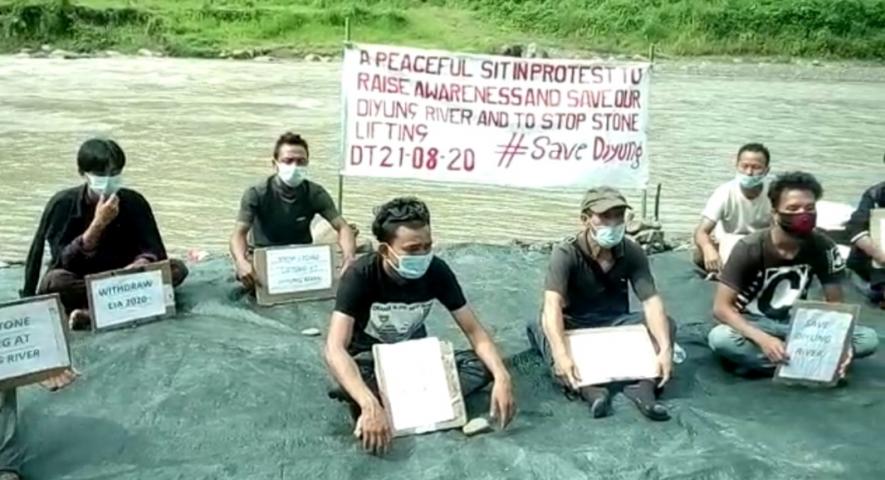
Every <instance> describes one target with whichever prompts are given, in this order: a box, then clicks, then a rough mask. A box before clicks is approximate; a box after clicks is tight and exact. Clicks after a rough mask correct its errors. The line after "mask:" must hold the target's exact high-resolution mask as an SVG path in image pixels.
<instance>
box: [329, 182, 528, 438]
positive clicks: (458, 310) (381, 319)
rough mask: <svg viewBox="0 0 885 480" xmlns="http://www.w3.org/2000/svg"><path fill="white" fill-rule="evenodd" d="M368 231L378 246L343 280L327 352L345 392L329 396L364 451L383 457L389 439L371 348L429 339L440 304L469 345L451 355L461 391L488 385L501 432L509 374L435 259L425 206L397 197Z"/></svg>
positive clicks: (508, 406) (508, 404)
mask: <svg viewBox="0 0 885 480" xmlns="http://www.w3.org/2000/svg"><path fill="white" fill-rule="evenodd" d="M372 232H373V233H374V234H375V237H376V238H377V239H378V241H379V242H381V246H380V247H379V251H378V252H375V253H370V254H368V255H366V256H364V257H362V258H360V259H359V260H357V261H356V263H354V265H353V267H351V268H350V269H349V270H348V271H347V272H345V273H344V275H343V276H342V277H341V283H340V285H339V287H338V296H337V299H336V302H335V311H334V312H333V313H332V319H331V321H330V325H329V335H328V337H327V342H326V352H325V357H326V363H327V364H328V366H329V370H330V371H331V373H332V375H333V376H334V377H335V379H336V380H337V381H338V383H339V384H340V385H341V388H342V390H341V391H335V392H332V393H330V396H332V398H336V399H339V400H342V401H345V402H347V403H349V405H350V407H351V414H352V415H353V417H354V420H356V422H357V425H359V431H360V439H361V441H362V444H363V447H364V448H365V449H366V450H369V451H371V452H376V453H380V452H383V451H385V450H386V449H387V447H388V446H389V444H390V441H391V430H390V425H389V423H388V417H387V415H386V413H385V412H384V408H383V407H382V405H381V401H380V397H379V395H378V385H377V382H376V380H375V375H374V360H373V358H372V353H371V352H372V346H373V345H375V344H377V343H396V342H400V341H404V340H411V339H416V338H423V337H426V336H427V330H426V328H425V325H424V321H425V320H426V319H427V316H428V314H429V313H430V310H431V308H432V307H433V304H434V302H435V301H437V300H438V301H439V302H440V303H442V305H443V306H445V308H446V309H447V310H448V311H449V312H450V313H451V315H452V319H453V320H454V321H455V323H457V325H458V327H459V328H460V329H461V331H462V332H464V335H465V336H466V337H467V339H468V340H469V341H470V344H471V345H472V346H473V349H472V350H464V351H460V352H456V353H455V362H456V364H457V368H458V376H459V379H460V382H461V391H462V393H463V394H464V396H468V395H470V394H472V393H475V392H477V391H478V390H480V389H482V388H483V387H485V386H486V385H487V384H488V383H489V382H493V387H492V391H491V398H490V404H491V405H490V413H491V416H493V417H496V418H497V419H498V420H499V423H500V425H501V427H502V428H503V427H505V426H506V425H507V424H508V423H509V422H510V419H511V417H512V416H513V414H514V401H513V392H512V388H511V384H510V374H509V373H508V372H507V369H506V368H505V367H504V362H503V361H502V360H501V356H500V355H499V354H498V351H497V348H496V347H495V344H494V342H492V339H491V337H490V336H489V334H488V333H487V332H486V330H485V329H484V328H483V327H482V325H481V324H480V323H479V320H478V319H477V318H476V315H475V314H474V313H473V310H472V309H471V308H470V305H469V304H468V303H467V299H466V298H465V297H464V293H463V292H462V291H461V286H460V285H459V284H458V280H457V279H456V278H455V274H454V273H453V272H452V270H451V269H450V268H449V266H448V265H447V264H446V262H444V261H443V260H442V259H440V258H438V257H436V256H434V255H433V239H432V237H431V232H430V212H429V211H428V209H427V206H426V205H425V204H424V203H423V202H421V201H419V200H417V199H414V198H397V199H394V200H392V201H390V202H388V203H386V204H385V205H383V206H381V208H379V209H378V211H377V212H376V216H375V221H374V223H373V224H372Z"/></svg>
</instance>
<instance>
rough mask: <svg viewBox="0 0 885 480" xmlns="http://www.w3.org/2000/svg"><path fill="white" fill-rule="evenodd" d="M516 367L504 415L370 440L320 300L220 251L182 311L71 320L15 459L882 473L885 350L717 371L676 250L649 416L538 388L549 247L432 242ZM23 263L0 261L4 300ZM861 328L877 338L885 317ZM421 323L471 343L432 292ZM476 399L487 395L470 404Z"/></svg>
mask: <svg viewBox="0 0 885 480" xmlns="http://www.w3.org/2000/svg"><path fill="white" fill-rule="evenodd" d="M441 256H442V257H443V258H445V259H446V260H448V261H449V262H450V264H451V265H452V267H453V268H454V270H455V272H456V273H457V274H458V275H459V277H460V280H461V282H462V284H463V286H464V289H465V291H466V293H467V295H468V297H469V298H470V300H471V302H472V303H473V305H474V307H475V308H476V310H477V311H478V313H479V316H480V319H481V320H482V321H483V322H484V324H485V325H486V326H487V327H488V328H489V329H490V330H491V332H492V333H493V335H494V338H495V339H496V340H497V342H498V344H499V346H500V348H501V350H502V351H503V354H504V355H505V356H506V357H507V358H508V362H509V364H510V366H511V369H512V372H513V378H514V383H515V389H516V394H517V400H518V404H519V414H518V416H517V418H516V419H515V421H514V423H513V425H512V427H511V428H510V429H509V430H507V431H505V432H495V433H490V434H486V435H483V436H479V437H473V438H466V437H465V436H464V435H463V434H461V433H460V431H457V430H456V431H449V432H443V433H434V434H428V435H423V436H419V437H409V438H403V439H397V440H396V441H395V444H394V445H395V446H394V448H393V451H392V452H391V453H390V454H389V455H388V456H387V457H385V458H375V457H372V456H369V455H366V454H364V453H363V452H362V451H360V449H359V448H358V445H357V444H356V442H355V441H354V439H353V437H352V436H351V431H352V426H351V424H350V420H349V417H348V416H347V414H346V412H345V409H344V408H343V406H342V405H341V404H339V403H337V402H334V401H332V400H329V399H328V398H327V396H326V392H327V388H328V386H329V385H330V384H331V383H330V379H329V377H328V375H327V373H326V370H325V366H324V363H323V361H322V358H321V352H322V339H321V338H317V337H313V338H311V337H304V336H302V335H301V334H300V331H301V330H302V329H304V328H307V327H318V328H320V329H323V330H325V326H326V323H327V321H328V317H329V313H330V310H331V308H332V302H331V301H327V302H316V303H309V304H299V305H286V306H280V307H275V308H269V309H264V308H258V307H255V306H253V305H252V304H251V303H250V302H249V301H248V300H246V299H245V298H242V297H238V296H236V295H234V294H232V292H233V291H234V287H235V284H234V281H233V278H232V276H231V270H230V267H229V263H228V260H227V259H225V258H216V259H211V260H209V261H206V262H203V263H200V264H197V265H194V266H192V272H191V276H190V278H189V279H188V281H187V282H186V283H185V285H184V286H183V287H182V288H181V289H179V291H178V294H177V295H178V302H179V313H178V315H177V316H176V317H175V318H173V319H169V320H165V321H162V322H158V323H154V324H150V325H145V326H141V327H138V328H133V329H126V330H122V331H115V332H108V333H102V334H98V335H96V334H91V333H77V334H75V335H74V337H73V340H72V344H73V355H74V359H75V364H76V366H77V368H78V369H79V370H80V371H81V372H82V374H83V376H82V377H81V378H80V379H79V380H78V381H77V382H76V383H75V384H74V385H72V386H71V387H69V388H68V389H66V390H63V391H61V392H57V393H49V392H46V391H44V390H42V389H40V388H39V387H26V388H22V389H20V391H19V400H20V403H19V411H20V420H21V423H20V429H21V434H22V436H21V440H22V442H24V443H25V444H26V447H27V449H28V461H27V463H26V465H25V473H26V474H29V475H30V477H29V478H33V479H151V480H162V479H234V478H236V479H244V478H247V479H315V478H334V479H359V480H367V479H409V480H412V479H416V478H422V479H425V478H426V479H436V478H440V479H442V478H457V479H462V478H470V479H530V478H531V479H557V480H559V479H581V478H606V479H620V478H623V479H665V478H667V479H676V478H679V479H689V478H691V479H695V478H696V479H751V478H759V479H767V480H773V479H791V480H792V479H799V478H828V479H829V478H850V479H862V478H871V479H872V478H883V476H885V455H883V452H885V450H883V439H882V435H883V430H882V422H883V420H885V361H883V354H881V353H880V354H878V355H877V356H874V357H872V358H870V359H864V360H858V361H857V362H856V363H855V365H854V368H853V370H852V372H851V382H850V384H849V385H848V386H847V387H843V388H837V389H833V390H823V391H815V390H809V389H802V388H788V387H784V386H779V385H775V384H773V383H772V382H771V381H770V380H752V381H750V380H744V379H739V378H735V377H733V376H731V375H730V374H728V373H726V372H724V371H723V370H722V368H721V367H720V366H719V365H718V363H717V362H716V361H715V360H714V359H713V358H712V357H711V356H710V353H709V351H708V350H707V349H706V347H705V342H704V332H705V331H706V329H708V328H709V325H710V322H711V320H710V309H711V299H712V293H713V284H711V283H709V282H705V281H703V280H702V279H700V278H698V277H697V276H696V275H695V274H694V273H693V272H692V271H691V269H690V264H689V262H688V253H687V252H671V253H668V254H662V255H657V256H654V257H653V258H652V262H653V268H654V273H655V276H656V278H657V281H658V283H659V287H660V289H661V290H662V292H663V296H664V299H665V302H666V305H667V308H668V311H669V313H670V314H671V315H672V316H673V317H674V318H675V319H676V320H677V322H678V324H679V334H678V341H679V343H680V344H681V345H682V346H683V347H684V348H685V349H686V351H687V352H688V359H687V360H686V362H685V363H683V364H681V365H678V366H677V367H678V368H677V376H676V378H675V379H674V380H673V381H672V383H671V385H670V388H669V389H668V390H667V392H666V397H665V398H666V401H667V402H668V403H669V405H670V406H671V411H672V414H673V417H674V418H673V420H671V421H670V422H666V423H651V422H649V421H647V420H645V419H644V418H642V417H641V416H640V415H639V413H638V412H637V411H636V410H635V409H634V408H633V407H632V405H630V404H628V403H627V401H626V399H624V398H623V396H620V395H619V396H618V397H616V398H615V402H614V407H615V414H614V416H612V417H609V418H605V419H601V420H593V419H591V418H590V415H589V413H588V410H587V408H586V406H585V405H584V404H582V403H580V402H569V401H567V400H566V399H565V398H564V397H562V396H561V394H559V393H558V392H557V391H556V390H555V389H554V388H553V387H552V385H551V383H550V381H549V377H548V375H547V372H546V371H545V370H544V368H543V367H542V365H541V363H540V360H539V359H538V357H536V356H535V355H534V354H533V353H530V352H528V342H527V340H526V338H525V323H526V322H527V321H528V320H530V319H532V318H534V317H535V316H536V315H537V312H538V309H539V306H540V300H541V288H542V285H543V276H544V272H545V269H546V260H547V255H546V254H544V253H541V252H535V251H528V250H524V249H520V248H517V247H509V246H481V245H462V246H451V247H448V248H446V249H444V250H443V251H442V252H441ZM21 275H22V270H21V269H20V268H11V269H6V270H0V295H2V299H4V300H5V299H12V298H14V297H15V292H16V291H17V289H18V288H19V286H20V282H21ZM861 323H863V324H866V325H870V326H873V327H874V328H876V330H877V331H878V332H879V334H880V336H881V335H883V334H885V328H883V325H885V315H883V314H882V313H881V312H877V311H873V310H871V309H869V308H865V309H864V312H863V316H862V318H861ZM428 325H429V329H430V331H431V334H435V335H439V336H441V337H444V338H448V339H451V340H453V341H454V342H455V344H456V346H458V347H464V346H466V341H465V340H464V338H463V337H462V336H461V335H460V332H459V331H458V330H457V327H455V325H454V323H453V322H452V321H451V320H450V317H448V315H446V314H445V312H443V310H442V309H441V308H440V307H437V308H436V309H435V311H434V313H433V316H432V317H431V319H430V320H429V322H428ZM469 407H470V413H472V414H473V415H474V416H475V415H481V414H484V413H487V408H488V404H487V394H484V395H482V396H481V398H476V399H472V400H471V401H470V402H469Z"/></svg>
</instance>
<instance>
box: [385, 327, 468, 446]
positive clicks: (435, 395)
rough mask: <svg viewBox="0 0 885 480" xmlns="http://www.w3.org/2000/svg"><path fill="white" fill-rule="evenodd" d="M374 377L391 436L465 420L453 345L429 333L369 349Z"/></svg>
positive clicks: (455, 425) (432, 429)
mask: <svg viewBox="0 0 885 480" xmlns="http://www.w3.org/2000/svg"><path fill="white" fill-rule="evenodd" d="M372 354H373V355H374V357H375V377H376V378H377V379H378V389H379V391H380V393H381V399H382V401H383V403H384V407H385V409H386V410H387V415H388V418H389V420H390V425H391V428H392V430H393V435H394V436H395V437H400V436H405V435H417V434H421V433H427V432H435V431H438V430H447V429H450V428H459V427H462V426H464V424H466V423H467V410H466V407H465V405H464V397H463V395H462V394H461V383H460V381H459V379H458V368H457V366H456V365H455V353H454V350H453V349H452V344H451V343H449V342H443V341H440V340H439V339H438V338H435V337H429V338H422V339H419V340H407V341H404V342H398V343H389V344H377V345H375V346H374V347H372Z"/></svg>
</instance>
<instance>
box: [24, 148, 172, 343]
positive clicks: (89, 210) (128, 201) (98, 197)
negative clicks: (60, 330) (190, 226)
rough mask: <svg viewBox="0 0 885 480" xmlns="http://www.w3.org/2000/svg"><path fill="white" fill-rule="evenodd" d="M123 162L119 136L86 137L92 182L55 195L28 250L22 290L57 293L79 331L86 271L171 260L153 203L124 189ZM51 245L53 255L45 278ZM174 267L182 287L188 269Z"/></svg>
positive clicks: (85, 162) (86, 168)
mask: <svg viewBox="0 0 885 480" xmlns="http://www.w3.org/2000/svg"><path fill="white" fill-rule="evenodd" d="M125 165H126V155H125V154H124V153H123V150H122V149H121V148H120V146H119V145H117V143H116V142H114V141H113V140H107V139H100V138H94V139H91V140H87V141H86V142H84V143H83V145H82V146H81V147H80V150H79V151H78V153H77V167H78V169H79V171H80V175H82V176H84V177H86V184H85V185H80V186H77V187H73V188H69V189H66V190H62V191H61V192H58V193H57V194H55V196H53V197H52V199H51V200H49V203H48V204H47V205H46V208H45V209H44V211H43V217H42V218H41V220H40V225H39V227H38V228H37V232H36V234H35V235H34V240H33V242H32V244H31V249H30V252H29V253H28V259H27V262H26V265H25V284H24V287H23V288H22V290H21V295H22V296H23V297H29V296H33V295H34V294H46V293H58V294H59V295H60V296H61V301H62V304H63V305H64V307H65V310H66V311H67V313H68V315H69V318H70V322H71V326H72V327H73V328H75V329H80V328H85V327H87V326H88V324H89V313H88V311H87V308H88V300H87V298H86V282H85V281H84V277H85V276H86V275H89V274H93V273H100V272H105V271H109V270H117V269H121V268H126V267H137V266H139V265H145V264H149V263H153V262H157V261H160V260H166V259H167V258H168V257H167V255H166V248H165V247H164V245H163V240H162V238H161V237H160V232H159V229H158V228H157V222H156V220H155V219H154V214H153V211H152V210H151V206H150V204H149V203H148V201H147V200H146V199H145V198H144V197H143V196H142V195H141V194H140V193H138V192H136V191H134V190H131V189H128V188H123V187H122V186H121V185H122V172H123V167H125ZM45 243H48V244H49V249H50V255H51V260H50V264H49V271H47V272H46V274H45V275H44V276H43V278H42V279H40V269H41V266H42V263H43V250H44V244H45ZM170 266H171V270H172V283H173V285H174V286H178V285H179V284H180V283H181V282H183V281H184V279H185V277H187V273H188V271H187V267H186V266H185V265H184V263H183V262H181V261H180V260H173V259H170ZM38 280H39V284H38Z"/></svg>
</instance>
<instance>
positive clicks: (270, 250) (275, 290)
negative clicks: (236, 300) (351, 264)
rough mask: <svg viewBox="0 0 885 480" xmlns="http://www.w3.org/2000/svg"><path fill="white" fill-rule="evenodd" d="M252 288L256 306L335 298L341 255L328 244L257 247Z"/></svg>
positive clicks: (335, 248)
mask: <svg viewBox="0 0 885 480" xmlns="http://www.w3.org/2000/svg"><path fill="white" fill-rule="evenodd" d="M253 262H254V265H255V272H256V274H257V275H258V278H259V282H261V285H260V286H258V287H257V288H256V289H255V297H256V301H257V302H258V304H259V305H262V306H270V305H278V304H281V303H290V302H297V301H306V300H326V299H330V298H335V293H336V292H337V291H338V280H339V278H338V277H339V274H338V271H339V268H340V266H341V255H340V254H339V252H338V249H337V247H333V246H332V245H325V244H324V245H288V246H283V247H267V248H257V249H255V254H254V260H253Z"/></svg>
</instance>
